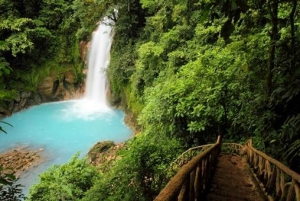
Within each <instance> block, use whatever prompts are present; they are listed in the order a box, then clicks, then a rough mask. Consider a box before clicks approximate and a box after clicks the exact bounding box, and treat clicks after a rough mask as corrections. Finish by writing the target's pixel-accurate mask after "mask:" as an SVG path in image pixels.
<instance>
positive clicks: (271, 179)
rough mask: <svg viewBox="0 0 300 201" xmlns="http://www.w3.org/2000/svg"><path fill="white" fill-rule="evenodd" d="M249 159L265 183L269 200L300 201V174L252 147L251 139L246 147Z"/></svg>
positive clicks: (245, 150)
mask: <svg viewBox="0 0 300 201" xmlns="http://www.w3.org/2000/svg"><path fill="white" fill-rule="evenodd" d="M244 152H245V153H246V154H247V160H248V163H249V164H250V166H251V168H252V169H253V171H254V173H255V175H256V177H257V179H258V180H259V181H260V182H261V184H262V185H263V188H264V189H263V190H264V191H265V193H266V195H267V198H268V200H270V201H273V200H281V201H295V200H296V201H300V175H299V174H297V173H296V172H294V171H292V170H291V169H289V168H288V167H286V166H285V165H283V164H282V163H280V162H278V161H277V160H275V159H273V158H271V157H270V156H267V155H266V154H265V153H263V152H261V151H258V150H256V149H255V148H253V147H252V140H249V141H248V142H247V143H246V145H245V148H244Z"/></svg>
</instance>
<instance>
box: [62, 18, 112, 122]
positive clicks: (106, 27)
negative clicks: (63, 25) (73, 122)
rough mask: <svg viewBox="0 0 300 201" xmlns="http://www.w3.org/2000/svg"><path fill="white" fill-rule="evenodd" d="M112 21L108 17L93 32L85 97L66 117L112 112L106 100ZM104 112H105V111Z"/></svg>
mask: <svg viewBox="0 0 300 201" xmlns="http://www.w3.org/2000/svg"><path fill="white" fill-rule="evenodd" d="M111 24H112V21H111V20H110V19H108V18H107V17H106V18H104V19H103V21H101V22H100V23H99V26H98V28H97V30H96V31H94V32H93V36H92V40H91V46H90V49H89V52H88V74H87V79H86V87H85V94H84V97H83V99H81V100H77V101H75V104H74V105H72V106H71V107H70V108H69V109H68V110H67V111H65V114H66V116H65V117H64V118H66V119H68V118H70V119H72V118H84V119H93V118H95V116H97V115H103V114H104V113H105V112H112V110H111V108H110V107H109V106H108V104H107V101H106V72H105V71H106V68H107V67H108V64H109V59H110V47H111V42H112V27H111ZM103 112H104V113H103Z"/></svg>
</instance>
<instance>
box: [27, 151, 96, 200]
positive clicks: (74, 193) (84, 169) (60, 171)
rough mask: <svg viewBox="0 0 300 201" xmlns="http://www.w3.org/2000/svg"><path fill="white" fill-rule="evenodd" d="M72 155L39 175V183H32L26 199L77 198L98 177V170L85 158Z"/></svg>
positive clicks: (82, 194)
mask: <svg viewBox="0 0 300 201" xmlns="http://www.w3.org/2000/svg"><path fill="white" fill-rule="evenodd" d="M78 156H79V154H76V155H75V156H73V158H72V159H71V160H70V162H68V163H66V164H64V165H61V166H58V165H55V166H53V167H51V168H50V169H49V170H48V171H47V172H45V173H43V174H41V175H40V181H41V182H40V183H39V184H36V185H33V186H32V188H31V190H30V195H29V197H28V199H27V200H28V201H31V200H32V201H39V200H49V201H57V200H79V199H80V198H82V197H83V196H84V194H85V192H86V191H87V190H89V189H90V188H91V187H92V186H93V185H94V184H95V181H96V179H97V178H98V177H99V174H98V171H97V170H96V169H95V168H93V167H92V166H89V165H88V164H87V163H86V161H85V160H83V159H78Z"/></svg>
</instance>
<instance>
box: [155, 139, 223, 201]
mask: <svg viewBox="0 0 300 201" xmlns="http://www.w3.org/2000/svg"><path fill="white" fill-rule="evenodd" d="M220 148H221V140H220V137H218V140H217V142H216V144H213V145H212V146H210V147H209V148H207V149H204V151H203V152H202V153H200V154H198V155H197V156H195V157H193V158H192V159H191V160H190V161H189V162H187V163H186V164H185V165H183V166H182V167H181V168H180V169H179V171H178V172H177V174H176V175H175V176H174V177H172V178H171V180H170V181H169V182H168V184H167V185H166V187H165V188H164V189H163V190H162V191H161V192H160V194H159V195H158V196H157V197H156V198H155V200H154V201H170V200H179V201H188V200H193V201H194V200H199V199H200V197H201V196H202V194H203V193H204V192H205V190H207V187H208V182H209V180H210V179H211V175H212V171H213V170H214V168H215V164H216V160H217V157H218V154H219V152H220ZM179 161H180V160H179Z"/></svg>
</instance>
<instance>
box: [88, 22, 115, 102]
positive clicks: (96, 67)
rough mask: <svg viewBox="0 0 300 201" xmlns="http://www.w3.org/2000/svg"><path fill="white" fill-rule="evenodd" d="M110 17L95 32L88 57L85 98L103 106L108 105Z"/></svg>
mask: <svg viewBox="0 0 300 201" xmlns="http://www.w3.org/2000/svg"><path fill="white" fill-rule="evenodd" d="M109 24H110V21H109V19H108V18H104V20H103V22H101V23H100V24H99V27H98V29H97V30H96V31H95V32H94V33H93V37H92V41H91V47H90V50H89V57H88V75H87V80H86V91H85V99H87V100H89V101H93V102H95V103H97V104H98V105H101V106H106V105H107V103H106V84H105V83H106V74H105V70H106V68H107V66H108V64H109V59H110V47H111V31H112V27H111V26H110V25H109Z"/></svg>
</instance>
